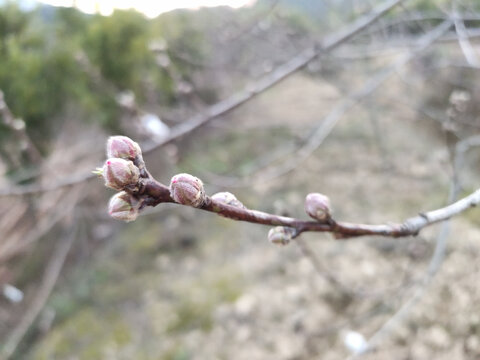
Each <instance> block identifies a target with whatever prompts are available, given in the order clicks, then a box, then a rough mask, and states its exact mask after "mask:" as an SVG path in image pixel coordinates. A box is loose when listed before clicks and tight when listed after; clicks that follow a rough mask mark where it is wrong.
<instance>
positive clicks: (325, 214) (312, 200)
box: [305, 193, 331, 221]
mask: <svg viewBox="0 0 480 360" xmlns="http://www.w3.org/2000/svg"><path fill="white" fill-rule="evenodd" d="M305 212H306V213H307V214H308V215H309V216H310V217H311V218H313V219H315V220H319V221H326V220H328V219H329V218H330V217H331V210H330V199H329V198H328V197H327V196H325V195H323V194H319V193H311V194H308V195H307V197H306V198H305Z"/></svg>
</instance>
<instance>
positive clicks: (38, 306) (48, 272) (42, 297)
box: [0, 228, 76, 359]
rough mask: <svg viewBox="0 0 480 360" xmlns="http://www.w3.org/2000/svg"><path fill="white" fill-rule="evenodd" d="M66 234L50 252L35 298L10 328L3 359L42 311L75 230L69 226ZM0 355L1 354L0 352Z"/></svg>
mask: <svg viewBox="0 0 480 360" xmlns="http://www.w3.org/2000/svg"><path fill="white" fill-rule="evenodd" d="M67 233H68V235H67V236H65V237H62V238H60V239H59V240H58V243H57V244H56V247H55V250H54V252H53V253H52V255H51V257H50V260H49V262H48V265H47V267H46V269H45V273H44V275H43V278H42V282H41V284H40V287H39V290H38V292H37V293H36V294H35V298H34V299H33V300H32V302H31V303H30V304H29V307H28V309H27V311H26V312H25V314H24V315H23V317H22V319H21V320H20V321H19V323H18V324H17V326H16V327H15V328H14V329H13V330H12V332H11V333H10V335H9V336H8V337H7V339H6V341H5V345H4V347H3V349H2V352H3V356H4V357H5V359H9V358H10V357H11V356H12V355H13V354H14V352H15V351H16V349H17V347H18V345H19V344H20V342H21V341H22V339H23V338H24V336H25V335H26V333H27V332H28V330H29V329H30V327H31V326H32V324H33V323H34V322H35V320H36V318H37V317H38V315H39V314H40V312H41V311H42V309H43V307H44V306H45V303H46V302H47V300H48V298H49V296H50V293H51V292H52V290H53V288H54V286H55V284H56V282H57V279H58V276H59V275H60V271H61V270H62V267H63V264H64V263H65V259H66V257H67V254H68V252H69V251H70V248H71V247H72V244H73V242H74V240H75V236H76V230H75V229H71V228H69V229H68V230H67ZM0 355H1V354H0Z"/></svg>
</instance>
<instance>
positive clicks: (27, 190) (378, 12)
mask: <svg viewBox="0 0 480 360" xmlns="http://www.w3.org/2000/svg"><path fill="white" fill-rule="evenodd" d="M403 1H404V0H387V1H385V2H384V3H383V4H381V5H379V6H377V7H376V8H375V9H374V10H373V11H372V12H371V13H369V14H367V15H365V16H362V17H361V18H359V19H357V20H356V21H355V22H353V23H352V24H350V26H348V27H347V28H345V29H343V30H341V31H339V32H337V33H335V34H332V35H330V36H327V37H326V38H325V39H324V41H323V44H321V45H319V46H312V47H310V48H308V49H306V50H304V51H303V52H301V53H300V54H299V55H297V56H296V57H294V58H292V59H291V60H289V61H288V62H286V63H285V64H283V65H281V66H279V67H278V68H277V69H275V70H274V71H272V72H271V73H270V74H269V75H268V76H267V77H265V78H263V79H262V80H260V81H258V82H257V83H255V84H253V86H247V88H246V89H245V90H243V91H241V92H239V93H236V94H234V95H232V96H231V97H229V98H227V99H225V100H223V101H220V102H219V103H217V104H215V105H213V106H211V107H209V108H208V109H207V110H206V111H205V112H204V113H202V114H199V115H196V116H194V117H192V118H190V119H189V120H187V121H185V122H184V123H182V124H181V125H178V126H177V127H175V128H173V129H172V132H171V134H170V136H169V137H168V138H166V139H164V140H162V141H160V142H157V143H154V144H152V145H150V146H146V147H145V149H144V153H149V152H152V151H155V150H157V149H159V148H161V147H162V146H164V145H166V144H169V143H171V142H173V141H175V140H177V139H179V138H181V137H183V136H185V135H187V134H189V133H191V132H192V131H194V130H196V129H198V128H199V127H201V126H203V125H205V124H207V123H208V122H210V121H212V120H214V119H216V118H218V117H220V116H222V115H225V114H227V113H229V112H231V111H232V110H234V109H236V108H238V107H240V106H241V105H243V104H245V103H247V102H248V101H250V100H252V99H253V98H255V97H257V96H258V95H259V94H261V93H263V92H265V91H266V90H268V89H269V88H271V87H273V86H275V85H277V84H279V83H280V82H281V81H283V80H285V79H286V78H287V77H289V76H290V75H292V74H294V73H295V72H297V71H299V70H301V69H303V68H304V67H305V66H306V65H308V64H309V63H310V62H311V61H313V60H315V59H316V58H317V57H318V56H320V55H322V54H325V53H328V52H330V51H332V50H334V49H335V48H337V47H339V46H340V45H342V44H344V43H345V42H347V41H348V40H350V39H351V38H352V37H354V36H355V35H357V34H358V33H360V32H362V31H363V30H364V29H366V28H367V27H368V26H370V25H371V24H373V23H374V22H375V21H377V20H378V19H379V18H381V17H382V16H383V15H385V14H386V13H387V12H388V11H390V10H391V9H392V8H394V7H395V6H397V5H398V4H400V3H402V2H403ZM93 178H95V176H94V175H92V174H83V175H81V176H79V177H77V178H69V179H64V180H60V181H58V182H56V183H52V184H50V185H49V186H46V187H45V186H40V185H36V184H33V185H29V186H17V187H13V188H10V189H3V190H0V197H1V196H14V195H26V194H36V193H41V192H47V191H52V190H56V189H58V188H62V187H66V186H72V185H75V184H78V183H80V182H84V181H87V180H90V179H93Z"/></svg>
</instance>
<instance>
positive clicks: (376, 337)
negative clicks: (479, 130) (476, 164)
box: [348, 135, 480, 360]
mask: <svg viewBox="0 0 480 360" xmlns="http://www.w3.org/2000/svg"><path fill="white" fill-rule="evenodd" d="M478 146H480V136H478V135H474V136H472V137H469V138H467V139H464V140H462V141H460V142H458V143H457V145H456V146H455V149H454V157H453V158H454V163H453V172H454V174H453V176H452V183H451V185H450V194H449V201H453V199H454V198H455V197H456V196H457V193H458V191H459V185H460V184H459V182H458V172H459V171H460V170H461V168H462V165H463V158H464V155H465V153H466V152H467V151H468V150H470V149H471V148H472V147H478ZM477 192H478V191H477ZM462 200H464V199H462ZM462 200H460V201H458V202H457V203H459V202H461V201H462ZM452 205H454V204H452ZM449 230H450V224H449V222H444V223H443V224H442V227H441V229H440V232H439V234H438V236H437V238H436V246H435V251H434V253H433V256H432V259H431V260H430V264H429V266H428V268H427V271H426V274H425V275H424V277H423V278H422V280H421V282H420V283H419V285H418V286H417V288H416V289H415V291H414V293H413V294H412V295H411V297H410V298H409V299H408V300H407V301H406V302H404V303H403V305H402V306H401V307H400V309H399V310H398V311H397V312H396V313H395V314H394V315H393V316H391V317H390V318H389V319H388V321H387V322H385V323H384V324H383V325H382V326H381V327H380V328H379V329H378V330H377V331H376V332H375V333H374V334H373V335H372V336H371V337H370V339H369V340H368V341H367V346H365V348H364V349H363V351H362V352H360V353H358V354H353V355H351V356H350V357H349V358H348V360H353V359H357V358H358V357H360V356H362V355H363V354H366V353H368V352H370V351H372V350H374V349H375V348H377V347H378V346H379V344H380V343H381V342H382V341H383V340H384V339H385V338H386V337H387V336H388V334H390V333H391V332H392V331H393V330H394V328H395V326H397V324H399V323H400V322H401V321H403V319H405V318H406V317H407V316H408V314H409V313H410V311H411V309H412V308H413V307H414V306H415V305H416V304H417V303H418V302H419V300H420V299H421V298H422V297H423V295H424V294H425V293H426V291H427V289H428V286H429V285H430V283H431V281H432V279H433V277H434V276H435V275H436V273H437V272H438V269H439V268H440V264H441V263H442V261H443V258H444V255H445V250H446V242H447V239H448V235H449Z"/></svg>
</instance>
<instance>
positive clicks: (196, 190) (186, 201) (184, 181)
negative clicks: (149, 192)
mask: <svg viewBox="0 0 480 360" xmlns="http://www.w3.org/2000/svg"><path fill="white" fill-rule="evenodd" d="M170 195H171V196H172V198H173V200H175V202H177V203H179V204H182V205H189V206H193V207H201V206H202V205H203V203H204V202H205V190H204V189H203V183H202V181H201V180H200V179H199V178H196V177H195V176H193V175H190V174H177V175H175V176H174V177H172V180H171V182H170Z"/></svg>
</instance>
